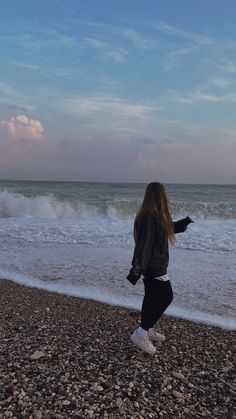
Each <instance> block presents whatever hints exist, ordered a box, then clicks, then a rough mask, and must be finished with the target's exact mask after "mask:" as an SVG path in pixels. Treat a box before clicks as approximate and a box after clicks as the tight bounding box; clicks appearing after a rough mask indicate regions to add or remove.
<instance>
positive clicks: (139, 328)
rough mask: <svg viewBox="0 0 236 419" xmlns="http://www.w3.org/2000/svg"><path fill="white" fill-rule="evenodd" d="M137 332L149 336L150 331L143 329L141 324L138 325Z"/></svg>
mask: <svg viewBox="0 0 236 419" xmlns="http://www.w3.org/2000/svg"><path fill="white" fill-rule="evenodd" d="M137 333H138V334H139V335H140V336H148V332H147V330H145V329H143V328H142V327H141V326H139V327H138V329H137Z"/></svg>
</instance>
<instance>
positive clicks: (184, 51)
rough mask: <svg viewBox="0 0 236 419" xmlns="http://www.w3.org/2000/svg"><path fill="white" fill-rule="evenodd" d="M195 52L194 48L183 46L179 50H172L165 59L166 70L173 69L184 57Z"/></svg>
mask: <svg viewBox="0 0 236 419" xmlns="http://www.w3.org/2000/svg"><path fill="white" fill-rule="evenodd" d="M193 52H194V48H181V49H178V50H177V51H173V52H170V53H169V54H168V55H167V56H166V57H165V58H164V60H163V63H164V66H165V68H166V70H172V69H173V68H174V67H176V66H177V65H178V63H179V61H180V59H182V57H184V56H186V55H189V54H191V53H193Z"/></svg>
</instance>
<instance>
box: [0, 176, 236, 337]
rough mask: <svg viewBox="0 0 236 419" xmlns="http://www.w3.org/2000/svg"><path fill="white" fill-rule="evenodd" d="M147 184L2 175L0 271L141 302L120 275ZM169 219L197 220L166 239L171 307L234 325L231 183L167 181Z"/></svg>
mask: <svg viewBox="0 0 236 419" xmlns="http://www.w3.org/2000/svg"><path fill="white" fill-rule="evenodd" d="M145 186H146V185H145V184H135V183H132V184H131V183H85V182H34V181H32V182H31V181H30V182H28V181H0V278H5V279H9V280H13V281H14V282H16V283H19V284H24V285H27V286H32V287H38V288H41V289H45V290H49V291H56V292H59V293H64V294H67V295H73V296H78V297H83V298H90V299H94V300H98V301H103V302H105V303H109V304H112V305H120V306H124V307H132V308H137V309H140V308H141V304H142V297H143V283H142V280H140V281H139V282H138V284H137V285H136V286H132V285H131V284H130V283H129V282H128V281H127V280H126V276H127V274H128V271H129V269H130V266H131V259H132V253H133V248H134V242H133V236H132V230H133V221H134V216H135V213H136V211H137V209H138V208H139V206H140V204H141V202H142V198H143V194H144V190H145ZM165 186H166V190H167V193H168V196H169V198H170V201H171V202H172V203H173V220H178V219H180V218H183V217H185V216H187V215H188V216H190V217H191V218H192V219H193V220H194V221H195V223H194V224H191V225H190V226H189V227H188V230H187V231H186V232H185V233H183V234H178V235H177V243H176V245H175V246H174V247H172V246H170V265H169V276H170V279H171V282H172V287H173V291H174V301H173V303H172V305H171V306H170V307H169V308H168V310H167V314H170V315H175V316H177V317H182V318H186V319H190V320H194V321H197V322H202V323H207V324H212V325H216V326H220V327H222V328H225V329H233V330H234V329H236V304H235V301H236V298H235V285H236V274H235V272H236V257H235V256H236V186H234V185H197V184H194V185H190V184H186V185H185V184H167V185H165Z"/></svg>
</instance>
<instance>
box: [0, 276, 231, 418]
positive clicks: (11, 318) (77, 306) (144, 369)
mask: <svg viewBox="0 0 236 419" xmlns="http://www.w3.org/2000/svg"><path fill="white" fill-rule="evenodd" d="M0 318H1V322H0V342H1V344H0V388H2V393H1V395H0V418H5V417H12V418H14V417H16V418H17V419H18V418H32V419H34V418H36V419H40V418H43V419H49V418H52V419H53V418H58V419H60V418H61V419H63V418H67V417H68V418H70V417H74V418H81V419H82V418H85V417H88V418H89V417H91V418H93V417H94V418H95V417H97V418H103V417H104V418H113V417H114V418H115V417H117V418H119V417H124V418H125V417H127V418H129V417H131V416H132V417H134V418H135V419H136V418H141V417H144V418H146V417H150V418H152V417H153V418H157V417H162V418H166V419H169V418H170V417H175V418H192V417H195V418H198V417H199V418H200V417H209V418H210V417H214V418H222V417H225V418H233V417H234V415H236V411H235V410H234V407H233V406H234V400H235V397H236V381H235V380H236V374H235V368H233V359H234V350H235V343H236V339H235V332H233V331H230V330H223V329H221V328H218V327H215V326H210V325H207V324H201V323H196V322H195V321H194V322H193V321H189V320H184V319H181V318H177V317H174V316H172V315H168V316H165V315H164V316H163V318H162V319H161V320H160V321H159V325H160V330H161V332H162V333H164V334H165V335H166V341H165V342H164V343H162V344H160V345H158V347H157V353H156V355H155V356H150V355H148V354H145V353H143V352H141V351H140V350H139V349H137V348H135V347H134V346H133V344H132V342H131V341H130V339H129V337H130V334H131V333H132V331H133V329H134V328H135V327H136V326H137V325H138V320H139V312H138V311H137V310H134V309H128V308H123V307H120V306H111V305H109V304H106V303H101V302H97V301H94V300H87V299H83V298H78V297H71V296H67V295H63V294H58V293H53V292H49V291H44V290H40V289H37V288H30V287H26V286H23V285H18V284H16V283H14V282H12V281H10V280H2V279H0Z"/></svg>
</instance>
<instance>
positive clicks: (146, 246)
mask: <svg viewBox="0 0 236 419" xmlns="http://www.w3.org/2000/svg"><path fill="white" fill-rule="evenodd" d="M154 236H155V218H154V215H153V214H150V213H148V214H145V215H144V216H143V218H142V220H141V224H140V228H139V232H138V238H137V242H136V245H135V249H134V257H133V261H132V265H133V266H134V267H138V268H139V269H140V271H141V272H144V271H145V269H146V268H147V266H148V262H149V260H150V258H151V255H152V250H153V244H154Z"/></svg>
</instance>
